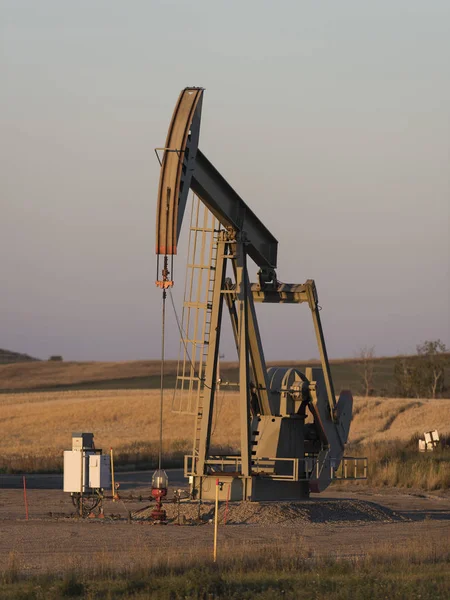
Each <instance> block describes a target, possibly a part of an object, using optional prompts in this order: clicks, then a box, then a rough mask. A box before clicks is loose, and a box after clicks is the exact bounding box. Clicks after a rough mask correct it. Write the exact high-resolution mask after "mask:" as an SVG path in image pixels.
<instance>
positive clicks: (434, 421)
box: [0, 390, 450, 489]
mask: <svg viewBox="0 0 450 600" xmlns="http://www.w3.org/2000/svg"><path fill="white" fill-rule="evenodd" d="M172 398H173V390H167V391H166V392H165V400H164V430H163V436H164V447H165V456H166V466H170V465H179V464H181V461H182V456H183V455H184V454H186V453H189V452H190V450H191V440H192V437H193V430H194V420H193V417H192V416H190V415H185V414H179V413H174V412H172V410H171V407H172ZM159 399H160V395H159V392H158V391H156V390H104V391H64V392H33V393H30V392H29V393H19V394H15V393H13V394H2V395H0V410H1V419H0V469H3V470H6V471H26V472H34V471H57V470H60V469H61V466H62V451H63V450H64V449H69V448H70V445H71V432H72V431H93V432H94V433H95V441H96V445H97V447H100V448H104V449H109V448H110V447H113V448H114V450H115V455H116V459H117V464H118V465H119V466H127V467H134V466H137V465H138V466H140V467H153V466H154V465H155V461H156V456H157V440H158V435H159V433H158V431H159V430H158V427H159V425H158V416H159ZM432 429H438V430H439V433H440V434H441V436H442V437H443V436H445V435H450V400H447V399H439V400H427V399H419V400H409V399H396V398H359V397H357V398H355V405H354V418H353V422H352V426H351V429H350V440H349V441H350V445H349V448H348V452H347V453H348V454H350V453H356V454H358V455H368V456H369V458H370V462H371V468H370V470H369V474H370V480H369V482H370V483H372V484H374V485H397V486H405V487H418V488H422V489H441V488H443V487H445V486H450V456H447V454H450V452H449V453H447V451H443V452H442V453H441V454H440V453H435V454H434V455H433V456H431V455H430V454H427V455H419V454H418V452H417V446H416V442H415V441H414V440H413V441H412V442H411V441H410V440H411V438H413V437H414V436H415V434H417V433H420V434H422V433H423V431H428V430H432ZM212 443H213V445H214V446H216V447H220V448H228V449H237V448H238V447H239V413H238V394H237V393H236V392H224V393H220V394H219V396H218V400H217V403H216V410H215V413H214V415H213V436H212Z"/></svg>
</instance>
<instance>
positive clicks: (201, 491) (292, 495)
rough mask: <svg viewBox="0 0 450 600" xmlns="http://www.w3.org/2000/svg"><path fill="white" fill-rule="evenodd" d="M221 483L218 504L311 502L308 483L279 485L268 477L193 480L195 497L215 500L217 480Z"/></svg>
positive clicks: (218, 475)
mask: <svg viewBox="0 0 450 600" xmlns="http://www.w3.org/2000/svg"><path fill="white" fill-rule="evenodd" d="M217 479H219V482H220V484H221V485H219V500H220V501H223V500H227V499H228V500H230V501H241V500H249V501H253V502H259V501H274V502H276V501H281V500H304V499H305V498H309V483H308V482H307V481H279V480H273V479H269V478H267V477H257V476H253V477H240V476H235V475H227V474H225V473H223V474H220V473H218V474H217V475H207V476H203V477H194V478H193V484H192V489H193V490H196V494H195V497H196V498H200V499H202V500H214V499H215V497H216V480H217Z"/></svg>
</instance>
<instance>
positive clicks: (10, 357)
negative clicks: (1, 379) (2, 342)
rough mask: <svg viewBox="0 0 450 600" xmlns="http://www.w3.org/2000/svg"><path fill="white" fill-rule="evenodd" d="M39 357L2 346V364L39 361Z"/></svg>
mask: <svg viewBox="0 0 450 600" xmlns="http://www.w3.org/2000/svg"><path fill="white" fill-rule="evenodd" d="M37 360H39V359H38V358H33V357H32V356H29V355H28V354H21V353H20V352H12V351H11V350H2V349H1V348H0V365H9V364H11V363H23V362H32V361H37Z"/></svg>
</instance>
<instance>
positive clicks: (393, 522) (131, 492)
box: [0, 470, 450, 573]
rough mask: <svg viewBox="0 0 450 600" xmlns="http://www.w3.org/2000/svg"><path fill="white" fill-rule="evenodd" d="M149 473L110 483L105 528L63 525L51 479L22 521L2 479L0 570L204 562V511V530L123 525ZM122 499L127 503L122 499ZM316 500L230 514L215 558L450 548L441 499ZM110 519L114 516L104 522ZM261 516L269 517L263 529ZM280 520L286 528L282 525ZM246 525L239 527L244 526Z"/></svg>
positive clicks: (362, 494) (64, 513)
mask: <svg viewBox="0 0 450 600" xmlns="http://www.w3.org/2000/svg"><path fill="white" fill-rule="evenodd" d="M149 475H151V473H133V474H120V475H119V476H118V479H119V481H121V483H122V484H123V485H122V486H121V489H122V496H123V497H124V501H120V502H115V503H113V502H112V501H111V500H109V501H107V502H106V505H105V514H106V516H107V518H106V519H105V520H104V521H98V520H77V519H75V518H73V517H70V515H71V513H73V511H74V508H73V506H72V503H71V500H70V496H69V495H68V494H64V492H62V491H61V489H54V486H55V485H56V481H57V479H56V478H55V477H49V476H40V477H39V476H34V478H30V486H29V489H28V503H29V520H28V521H26V520H25V512H24V501H23V491H22V490H21V489H20V483H21V478H20V477H17V476H16V479H14V478H9V479H8V478H7V479H5V478H3V479H2V480H1V479H0V531H1V536H0V569H2V570H3V569H5V568H8V567H9V568H11V564H12V563H13V564H14V568H15V569H19V570H20V571H24V572H29V573H39V572H45V571H47V570H51V571H64V570H66V569H70V568H73V567H75V566H76V567H86V568H89V567H93V566H101V565H105V564H107V565H108V566H117V567H123V566H125V565H127V564H136V563H137V562H141V561H142V559H143V558H145V560H146V561H147V562H148V561H151V560H152V558H153V557H154V558H155V559H156V558H157V559H158V560H167V561H169V562H170V561H178V560H180V559H181V560H183V559H184V558H185V557H189V556H192V555H193V554H195V553H206V555H208V554H209V552H210V550H211V548H212V536H213V527H212V525H211V524H210V523H208V522H207V521H208V510H209V508H208V507H203V508H202V510H203V513H204V516H205V519H204V520H205V521H206V522H205V524H203V525H200V526H180V527H178V526H175V525H168V526H154V525H150V524H149V523H148V522H143V523H142V522H138V521H133V522H132V523H128V522H127V516H128V512H129V511H138V510H139V509H142V508H145V506H147V505H148V500H146V496H148V495H149V493H150V487H149V483H150V477H149ZM181 475H182V473H181V471H180V470H174V471H173V472H170V478H171V481H172V483H173V485H174V486H175V487H180V486H181V484H182V483H183V480H182V477H181ZM59 481H60V482H61V480H59ZM42 485H47V486H49V487H50V488H53V489H42V488H40V487H39V486H42ZM7 486H9V487H7ZM170 495H171V494H170V493H169V496H170ZM130 496H132V497H133V498H134V499H133V500H128V499H127V498H129V497H130ZM140 497H141V500H140ZM314 498H315V501H309V503H308V502H307V503H303V504H301V503H297V509H298V510H297V509H296V510H297V513H295V512H293V508H295V507H292V505H290V506H284V507H283V506H281V507H280V506H279V507H276V508H274V507H273V506H271V507H269V508H266V507H264V506H262V507H261V506H259V507H256V506H251V507H250V508H249V509H248V508H245V507H244V508H242V506H241V507H237V508H236V507H235V509H233V510H235V513H234V514H235V515H238V516H237V517H235V518H234V521H235V522H239V523H241V524H230V522H229V523H228V524H227V525H226V526H221V527H220V528H219V536H220V538H219V539H220V549H221V551H222V552H227V551H230V550H233V551H236V550H239V549H241V550H245V551H249V552H251V551H252V549H255V548H259V547H262V546H265V547H267V546H270V547H273V548H277V547H287V548H292V551H293V552H304V553H305V552H306V553H308V554H310V555H314V554H333V555H339V556H355V555H357V556H359V555H363V554H364V553H365V552H367V551H368V550H369V549H372V548H373V547H385V546H388V545H389V544H390V545H394V546H397V545H402V544H403V545H404V544H407V543H409V542H413V543H414V542H415V543H417V545H420V544H422V543H424V540H426V542H427V543H436V544H438V543H443V542H445V541H447V542H448V540H450V496H449V495H446V496H445V495H440V496H439V495H433V494H422V493H413V492H410V493H406V492H400V491H397V490H389V491H379V490H368V489H367V488H361V489H357V488H354V489H348V488H344V489H336V488H332V489H331V490H327V492H326V493H324V494H323V495H318V496H315V497H314ZM251 504H253V503H251ZM299 505H300V508H298V506H299ZM176 510H177V509H176V507H175V506H174V505H172V506H171V507H168V512H169V513H170V514H172V515H176ZM242 511H244V512H245V514H246V515H247V514H248V515H250V517H249V518H247V517H245V519H243V518H242V517H239V515H242V514H244V513H243V512H242ZM283 511H284V512H283ZM260 513H261V514H262V513H264V514H265V515H266V517H265V519H266V520H265V521H264V522H259V521H258V518H259V517H255V516H254V515H259V514H260ZM111 514H113V515H115V518H110V517H111ZM222 514H223V508H222ZM229 514H232V507H230V513H229ZM252 515H253V516H252ZM267 515H269V516H270V515H272V517H271V518H269V521H268V522H267ZM284 515H286V516H285V517H284ZM239 518H240V519H241V520H240V521H239ZM287 519H289V522H284V520H287ZM272 520H273V523H272V522H271V521H272ZM175 521H176V519H175ZM232 521H233V519H231V522H232ZM244 522H245V523H247V524H242V523H244Z"/></svg>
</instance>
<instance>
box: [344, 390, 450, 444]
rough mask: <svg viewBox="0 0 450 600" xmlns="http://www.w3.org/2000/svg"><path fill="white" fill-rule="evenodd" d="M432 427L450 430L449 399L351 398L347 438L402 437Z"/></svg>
mask: <svg viewBox="0 0 450 600" xmlns="http://www.w3.org/2000/svg"><path fill="white" fill-rule="evenodd" d="M433 429H437V430H438V431H439V433H440V434H441V435H448V434H449V433H450V400H448V399H436V400H429V399H418V400H415V399H408V398H355V402H354V407H353V421H352V425H351V428H350V442H352V443H356V442H358V443H367V442H382V441H391V440H402V441H406V440H409V439H410V438H411V437H412V436H414V435H415V434H416V433H420V434H421V435H422V434H423V432H424V431H432V430H433Z"/></svg>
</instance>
